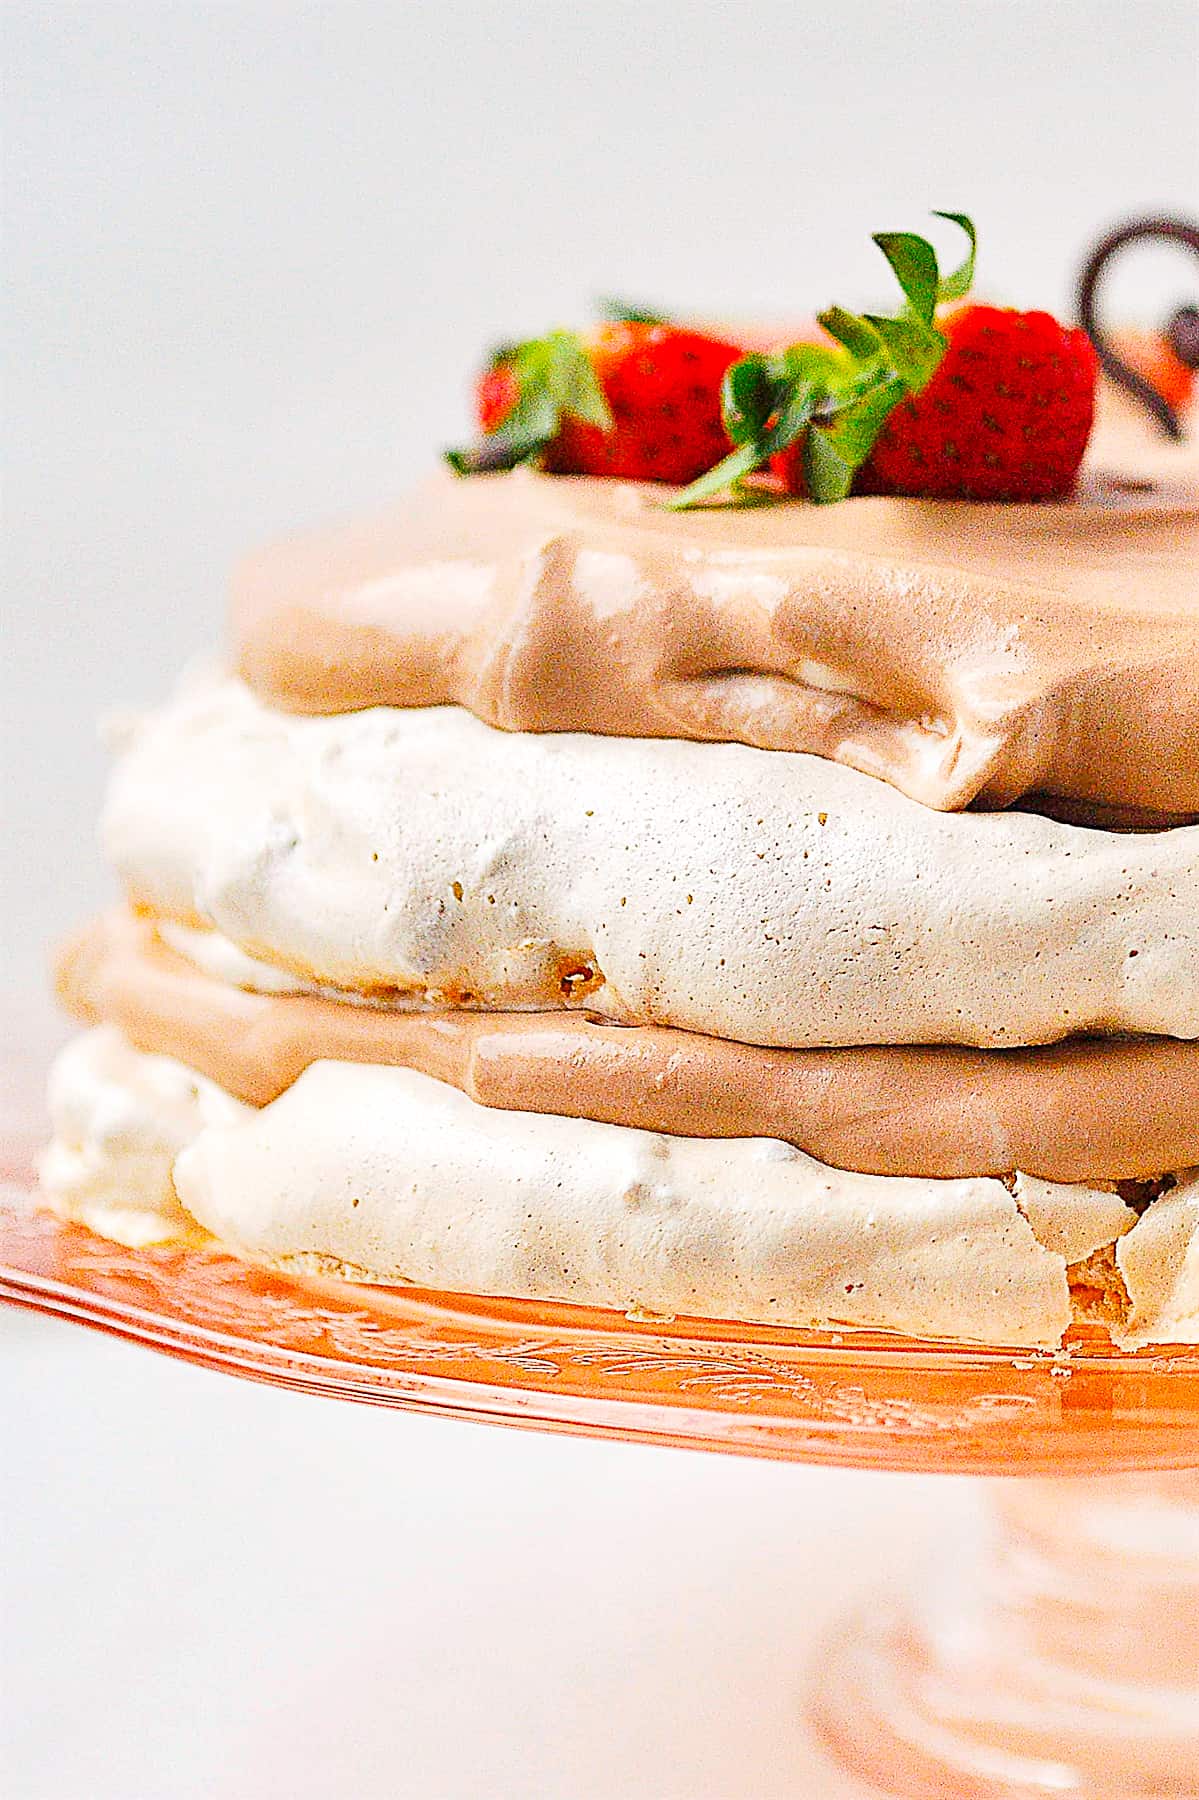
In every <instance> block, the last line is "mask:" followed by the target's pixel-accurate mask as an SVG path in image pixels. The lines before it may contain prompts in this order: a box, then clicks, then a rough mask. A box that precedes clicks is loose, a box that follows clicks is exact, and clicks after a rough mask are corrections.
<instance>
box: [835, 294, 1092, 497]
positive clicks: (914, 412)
mask: <svg viewBox="0 0 1199 1800" xmlns="http://www.w3.org/2000/svg"><path fill="white" fill-rule="evenodd" d="M941 329H942V331H943V333H944V336H945V340H946V348H945V354H944V356H943V357H942V358H941V361H940V363H939V364H938V366H937V369H936V371H935V373H934V374H933V376H932V378H931V379H930V380H929V381H928V383H927V384H926V385H925V386H924V387H923V388H922V389H920V391H919V392H918V393H913V394H911V395H910V396H909V397H908V398H906V399H904V400H901V401H900V402H899V404H898V405H897V406H896V407H894V408H893V409H892V411H891V412H890V413H889V415H888V417H887V419H886V421H885V422H884V424H883V427H882V430H881V431H880V433H879V435H878V437H877V438H876V439H875V442H874V445H873V447H872V449H871V451H870V454H869V456H868V457H867V459H866V461H865V463H864V464H863V465H862V468H861V470H860V473H859V475H858V478H857V481H856V483H855V487H856V489H857V491H858V492H861V493H871V494H916V495H921V496H924V497H926V498H929V499H942V500H1056V499H1060V498H1061V497H1062V496H1063V495H1064V494H1068V493H1069V492H1070V489H1071V488H1072V487H1073V486H1074V479H1075V476H1076V475H1077V474H1078V467H1079V464H1080V463H1081V461H1082V456H1083V451H1084V450H1085V449H1086V447H1087V439H1088V438H1089V437H1090V435H1091V424H1092V421H1093V419H1094V413H1095V383H1096V379H1097V376H1098V371H1099V359H1098V357H1097V356H1096V354H1095V351H1094V348H1093V346H1092V344H1091V340H1090V338H1089V337H1088V336H1087V335H1086V333H1085V331H1079V330H1076V329H1071V328H1070V327H1069V326H1065V325H1059V324H1058V322H1057V320H1056V319H1054V318H1052V317H1051V316H1050V315H1049V313H1046V312H1016V311H1013V310H1012V309H1010V308H1004V307H997V306H964V307H962V308H960V309H959V310H958V311H957V312H955V313H954V314H952V315H951V316H950V317H949V318H948V319H947V320H945V321H944V323H943V325H942V327H941Z"/></svg>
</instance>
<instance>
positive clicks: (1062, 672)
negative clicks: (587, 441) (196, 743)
mask: <svg viewBox="0 0 1199 1800" xmlns="http://www.w3.org/2000/svg"><path fill="white" fill-rule="evenodd" d="M1108 443H1109V444H1110V445H1111V446H1112V447H1113V449H1114V450H1115V454H1114V456H1113V457H1112V458H1110V459H1109V465H1108V466H1109V467H1110V466H1112V465H1113V464H1114V466H1115V467H1116V468H1117V470H1118V471H1119V473H1118V474H1117V475H1116V476H1114V477H1113V476H1108V477H1106V478H1105V477H1104V476H1103V475H1102V474H1098V473H1093V474H1091V475H1089V476H1088V477H1087V480H1086V482H1085V483H1084V486H1083V488H1082V489H1081V490H1080V494H1079V497H1078V498H1076V499H1074V500H1072V501H1069V502H1067V503H1063V504H1060V505H1057V504H1054V505H1036V506H1032V505H1029V506H1023V505H998V504H987V505H984V504H974V503H967V502H957V503H946V502H934V501H920V500H889V499H870V498H862V499H853V500H849V501H846V502H844V503H843V504H841V505H837V506H827V507H817V506H811V505H807V504H804V503H799V502H795V503H785V504H778V505H769V506H759V507H748V508H739V509H730V508H709V509H705V510H701V511H697V512H692V513H686V514H675V513H670V512H667V511H666V510H665V509H664V508H663V506H662V504H661V499H662V490H661V489H655V488H650V487H636V486H632V485H629V484H625V483H620V482H611V481H595V480H589V479H585V478H571V477H562V476H547V475H539V474H535V473H533V472H531V471H528V470H518V471H516V472H515V473H513V474H511V475H491V476H475V477H471V478H469V479H466V480H461V479H456V478H454V477H453V476H451V475H448V474H446V475H443V476H439V477H436V478H434V479H432V480H430V481H428V482H427V483H426V484H425V485H424V486H423V487H421V488H420V489H418V490H417V492H416V493H414V494H413V495H412V496H410V497H409V498H408V499H406V500H405V501H403V502H402V503H400V504H398V505H397V506H396V507H395V508H394V509H393V510H391V511H390V512H387V513H385V514H383V515H382V516H380V517H378V518H375V519H372V520H369V521H366V522H364V523H359V524H354V525H348V526H344V527H341V528H338V529H333V530H331V531H328V532H325V533H323V534H317V535H314V536H308V537H304V538H299V539H296V540H293V541H290V542H286V543H283V544H279V545H276V546H274V547H273V548H271V549H268V550H265V551H263V552H261V553H260V554H258V555H257V556H255V557H253V558H252V559H250V560H249V561H248V562H246V563H245V564H243V566H242V567H241V569H240V570H239V572H238V574H237V576H236V578H235V584H234V597H233V630H234V640H235V655H236V662H237V666H238V669H239V671H240V673H241V674H242V675H243V676H244V677H245V679H246V680H247V681H248V682H249V683H250V685H251V686H253V687H254V688H256V689H257V691H258V692H259V694H260V695H262V696H263V697H264V698H266V699H268V700H270V701H271V702H272V703H273V704H275V705H278V706H281V707H283V708H285V709H287V710H290V711H295V712H315V713H335V712H345V711H353V710H357V709H360V708H363V707H370V706H376V705H386V706H412V707H416V706H420V707H425V706H434V705H441V704H444V703H456V704H459V705H462V706H465V707H468V708H469V709H470V710H471V711H473V712H474V713H476V714H477V715H478V716H479V717H480V718H482V719H484V720H486V721H487V722H488V723H489V724H492V725H496V726H500V727H502V728H504V729H506V730H511V731H526V732H527V731H586V732H595V733H603V734H609V735H615V736H623V737H674V738H693V739H703V740H735V741H740V742H743V743H747V744H752V745H756V746H758V747H760V748H765V749H788V750H805V751H810V752H815V753H817V754H819V755H822V756H825V757H829V758H832V759H834V760H836V761H839V762H843V763H847V764H849V765H850V766H851V767H853V768H856V769H859V770H861V771H863V772H864V773H867V774H870V775H873V776H876V777H880V778H882V779H884V780H886V781H889V782H891V783H892V784H893V785H894V786H896V787H897V788H900V789H901V790H902V791H903V792H905V793H907V794H909V795H911V796H912V797H913V798H915V799H917V800H920V801H922V802H924V803H925V804H926V805H928V806H932V807H936V808H938V809H941V810H949V809H954V808H959V807H964V806H967V805H969V804H970V803H971V802H979V803H981V804H982V805H985V806H988V807H995V806H1005V805H1009V804H1011V803H1012V802H1013V801H1015V800H1018V799H1019V798H1020V797H1021V796H1023V795H1025V794H1040V793H1043V794H1047V795H1053V796H1057V797H1059V798H1060V799H1062V800H1064V801H1066V802H1073V803H1075V804H1078V805H1081V806H1083V807H1090V808H1093V807H1098V808H1116V809H1130V813H1131V821H1132V822H1135V817H1136V813H1137V812H1138V811H1147V812H1148V813H1149V814H1150V815H1153V816H1154V817H1156V818H1157V819H1158V821H1159V822H1165V821H1164V820H1163V818H1162V815H1166V816H1167V817H1168V818H1169V817H1178V818H1181V817H1188V816H1193V815H1196V814H1199V481H1196V480H1194V479H1192V478H1191V477H1190V475H1189V474H1188V468H1189V462H1190V459H1189V458H1188V459H1186V460H1185V462H1182V463H1180V465H1179V468H1178V469H1177V470H1174V469H1172V468H1170V467H1169V465H1168V464H1166V465H1164V466H1163V464H1162V460H1161V459H1160V458H1159V459H1158V461H1157V463H1156V464H1152V465H1148V464H1147V465H1146V466H1152V467H1153V474H1152V476H1146V478H1145V480H1144V481H1143V482H1138V481H1137V480H1136V479H1130V477H1129V461H1128V457H1127V455H1125V456H1124V457H1123V458H1121V456H1120V454H1119V452H1120V450H1121V448H1123V447H1124V444H1123V443H1122V442H1121V441H1120V440H1117V439H1109V440H1108ZM1121 462H1123V467H1122V468H1121V466H1120V465H1121ZM1133 466H1134V467H1135V463H1134V464H1133Z"/></svg>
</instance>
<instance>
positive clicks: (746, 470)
mask: <svg viewBox="0 0 1199 1800" xmlns="http://www.w3.org/2000/svg"><path fill="white" fill-rule="evenodd" d="M761 465H762V455H761V452H760V450H759V449H758V444H757V440H756V439H755V438H751V439H750V440H749V441H748V442H746V443H744V444H742V445H741V446H740V447H739V448H738V449H736V450H734V451H733V453H732V455H731V456H726V457H724V458H723V459H722V461H720V462H718V463H717V464H716V466H715V468H712V469H709V470H708V472H707V474H706V475H701V476H700V477H699V479H698V480H697V481H693V482H692V483H691V484H690V486H689V487H685V488H682V489H681V490H680V491H679V492H678V493H677V494H672V495H671V496H670V498H669V499H668V500H664V501H663V502H662V504H663V506H664V507H665V508H666V510H667V511H668V512H682V511H683V510H684V509H685V508H686V507H689V506H698V505H699V503H700V501H701V500H714V499H715V498H716V496H717V495H718V494H723V493H725V492H726V491H727V490H730V489H732V490H735V489H736V487H737V483H738V482H739V481H741V480H743V479H744V477H745V476H746V475H752V474H753V472H754V470H755V469H757V468H760V467H761Z"/></svg>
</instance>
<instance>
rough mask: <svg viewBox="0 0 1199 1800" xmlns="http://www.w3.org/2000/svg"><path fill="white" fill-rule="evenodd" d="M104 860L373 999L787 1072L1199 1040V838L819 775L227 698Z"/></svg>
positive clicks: (202, 710) (189, 737)
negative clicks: (576, 1012)
mask: <svg viewBox="0 0 1199 1800" xmlns="http://www.w3.org/2000/svg"><path fill="white" fill-rule="evenodd" d="M104 837H105V842H106V845H107V848H108V852H109V855H110V857H111V859H112V861H113V862H114V864H115V865H116V868H117V870H118V871H119V873H120V876H121V878H122V881H123V883H124V886H125V889H126V892H127V894H128V895H129V897H130V898H131V900H132V901H133V902H134V903H135V904H138V905H141V906H144V907H148V908H150V909H152V910H154V911H155V912H157V913H160V914H165V915H167V916H170V917H173V918H175V919H177V920H179V921H181V922H184V923H189V924H193V925H211V926H214V927H215V928H216V929H217V930H219V931H221V932H222V933H224V935H225V936H226V937H228V938H229V939H231V940H232V942H233V943H234V944H236V945H237V946H238V948H239V949H241V950H243V951H245V952H247V953H248V954H250V955H252V956H255V957H258V958H261V959H265V960H266V961H268V962H270V963H272V964H274V965H277V966H279V967H282V968H284V969H287V970H290V971H291V972H293V973H295V974H298V975H299V976H301V978H303V979H305V980H307V981H311V982H315V983H317V984H320V985H325V986H331V987H334V988H338V989H348V990H351V991H354V992H358V993H364V994H368V995H379V994H396V993H398V994H401V995H406V996H409V997H410V998H413V999H417V1000H420V1001H423V1002H425V1003H427V1004H431V1005H442V1006H447V1005H448V1006H457V1007H480V1008H484V1009H489V1010H501V1009H505V1008H513V1007H533V1008H537V1007H540V1008H544V1007H546V1006H550V1007H555V1006H571V1005H573V1006H586V1007H587V1008H588V1009H590V1010H593V1011H597V1012H600V1013H602V1014H604V1015H605V1016H607V1017H610V1018H613V1019H616V1020H622V1021H627V1022H631V1023H647V1024H649V1023H658V1024H668V1025H677V1026H681V1027H683V1028H685V1029H688V1030H692V1031H698V1032H707V1033H710V1034H712V1035H715V1036H719V1037H726V1038H733V1039H739V1040H742V1041H744V1042H747V1043H758V1044H767V1045H778V1046H788V1045H791V1046H801V1045H837V1044H886V1043H893V1044H895V1043H960V1044H974V1045H985V1046H1003V1045H1016V1044H1035V1043H1042V1042H1050V1041H1054V1040H1056V1039H1059V1038H1062V1037H1064V1036H1067V1035H1072V1034H1078V1033H1093V1034H1102V1033H1106V1032H1119V1031H1127V1032H1146V1033H1152V1034H1163V1035H1170V1036H1175V1037H1182V1038H1194V1037H1199V827H1180V828H1177V829H1174V830H1171V831H1163V832H1155V833H1146V834H1139V835H1132V836H1130V835H1119V834H1111V833H1106V832H1100V831H1092V830H1084V829H1081V828H1078V827H1074V826H1069V825H1063V824H1059V823H1056V822H1054V821H1051V820H1048V819H1044V818H1041V817H1038V816H1035V815H1031V814H1016V813H1010V814H974V813H971V814H962V815H953V816H947V815H944V814H938V813H934V812H932V811H930V810H929V809H928V808H926V807H923V806H920V805H918V804H917V803H915V802H913V801H911V800H908V799H907V798H905V797H904V796H903V795H901V794H899V793H898V792H897V791H896V790H895V789H894V788H891V787H888V786H887V785H886V784H884V783H882V782H878V781H874V780H872V779H870V778H869V777H868V776H864V775H860V774H858V773H856V772H855V771H853V770H850V769H846V768H842V767H840V766H838V765H836V764H834V763H831V762H827V761H824V760H822V759H821V758H818V757H812V756H806V755H799V754H791V753H786V752H768V751H761V750H755V749H751V748H748V747H746V746H743V745H736V744H719V745H715V744H693V743H685V742H674V741H639V740H630V739H623V738H603V737H592V736H532V735H526V734H513V733H508V732H498V731H495V730H493V729H491V728H490V727H488V726H486V725H483V724H481V723H480V722H479V721H478V720H476V719H475V718H474V717H473V716H472V715H471V714H470V713H468V712H465V711H463V710H461V709H458V708H452V707H445V708H430V709H422V708H418V709H409V710H400V709H384V708H378V709H374V710H371V711H367V712H361V713H353V714H346V715H340V716H337V717H333V718H302V717H296V716H290V715H286V714H282V713H278V712H275V711H273V710H271V709H270V708H267V707H264V706H263V705H262V704H261V703H260V702H259V701H258V700H256V699H255V697H254V696H253V695H252V694H251V693H250V691H249V690H248V689H247V688H246V687H244V686H243V685H242V684H241V683H239V682H237V681H233V680H229V681H225V682H219V683H217V684H215V685H204V684H202V685H200V686H199V687H196V688H193V689H191V690H190V691H188V692H185V693H183V694H182V695H180V697H179V698H177V699H176V700H175V701H174V702H173V704H171V705H169V706H167V707H166V708H165V709H164V710H162V711H161V712H159V713H157V714H153V715H151V716H149V717H148V718H147V719H145V720H144V722H143V723H142V725H141V726H140V728H139V729H138V730H137V731H136V733H135V734H134V736H133V738H132V740H131V742H130V743H129V744H128V747H127V748H126V750H125V753H124V755H123V756H122V757H121V759H120V760H119V762H118V765H117V768H116V770H115V773H114V776H113V779H112V783H111V786H110V790H109V795H108V801H107V805H106V808H105V820H104Z"/></svg>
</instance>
